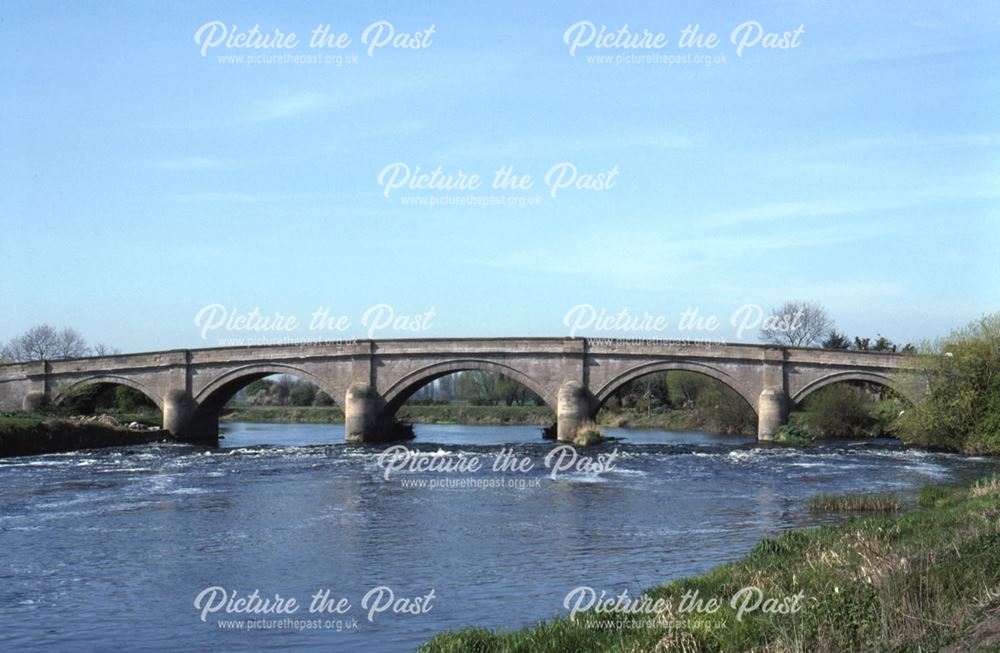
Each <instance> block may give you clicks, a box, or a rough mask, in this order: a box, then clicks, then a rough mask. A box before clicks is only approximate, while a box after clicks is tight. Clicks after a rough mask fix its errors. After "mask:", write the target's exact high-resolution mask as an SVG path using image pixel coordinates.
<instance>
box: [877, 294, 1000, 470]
mask: <svg viewBox="0 0 1000 653" xmlns="http://www.w3.org/2000/svg"><path fill="white" fill-rule="evenodd" d="M911 362H912V363H913V364H914V366H915V367H916V368H917V370H918V371H917V372H916V373H915V374H914V375H912V377H909V378H908V379H907V381H908V382H909V383H913V384H916V386H917V387H918V388H919V387H923V388H926V389H927V393H926V394H925V395H924V396H923V397H922V398H921V399H920V400H919V401H918V402H917V404H916V405H915V406H913V407H912V408H911V409H909V410H906V411H905V412H904V413H903V415H902V416H901V417H900V418H899V420H898V421H897V424H896V428H897V431H898V433H899V437H900V438H901V439H902V440H904V441H905V442H908V443H910V444H917V445H921V446H925V447H935V448H943V449H951V450H955V451H963V452H966V453H974V454H994V455H995V454H998V453H1000V313H994V314H992V315H989V316H986V317H984V318H982V319H981V320H978V321H976V322H973V323H972V324H970V325H968V326H967V327H965V328H963V329H959V330H957V331H954V332H953V333H951V335H949V336H948V337H946V338H943V339H942V340H940V341H938V342H935V343H925V344H924V345H923V346H921V348H920V351H919V353H917V354H914V355H913V358H912V361H911Z"/></svg>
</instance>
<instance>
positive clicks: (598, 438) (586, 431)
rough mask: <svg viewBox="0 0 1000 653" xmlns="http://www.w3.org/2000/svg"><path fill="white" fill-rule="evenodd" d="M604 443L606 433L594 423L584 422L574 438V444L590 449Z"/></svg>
mask: <svg viewBox="0 0 1000 653" xmlns="http://www.w3.org/2000/svg"><path fill="white" fill-rule="evenodd" d="M602 442H604V433H602V432H601V427H600V426H598V425H597V424H595V423H594V422H584V423H583V424H581V425H580V426H579V427H578V428H577V429H576V435H575V436H574V437H573V444H575V445H576V446H578V447H589V446H592V445H595V444H600V443H602Z"/></svg>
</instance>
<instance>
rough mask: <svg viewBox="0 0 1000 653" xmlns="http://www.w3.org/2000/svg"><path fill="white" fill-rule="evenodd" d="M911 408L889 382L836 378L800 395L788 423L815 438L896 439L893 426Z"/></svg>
mask: <svg viewBox="0 0 1000 653" xmlns="http://www.w3.org/2000/svg"><path fill="white" fill-rule="evenodd" d="M912 405H913V404H912V402H911V401H910V400H909V399H908V398H907V396H906V395H905V393H903V392H902V391H901V390H900V389H899V387H898V386H897V385H896V384H894V383H893V382H892V381H891V380H890V379H888V378H884V377H880V376H874V375H867V374H864V375H847V374H844V375H835V376H831V377H828V378H826V379H821V380H820V381H819V382H815V383H813V384H811V385H810V386H807V387H806V388H803V389H802V390H801V391H800V392H798V393H797V394H796V395H795V397H793V398H792V406H791V413H790V415H789V421H790V422H791V423H793V424H797V425H799V426H802V427H803V428H805V429H806V430H807V431H808V432H809V434H810V435H811V436H812V437H819V438H862V437H895V432H894V430H893V422H894V421H895V419H896V418H897V417H898V416H899V415H900V414H901V413H902V411H904V410H906V409H907V408H909V407H910V406H912Z"/></svg>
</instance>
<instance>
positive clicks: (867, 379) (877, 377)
mask: <svg viewBox="0 0 1000 653" xmlns="http://www.w3.org/2000/svg"><path fill="white" fill-rule="evenodd" d="M851 381H861V382H864V383H874V384H876V385H880V386H882V387H885V388H889V389H890V390H892V391H893V392H895V393H896V394H897V395H898V396H900V397H902V398H903V399H904V400H905V401H906V402H907V403H909V404H910V405H911V406H912V405H913V404H914V403H916V402H915V397H914V396H913V393H912V392H911V391H910V390H909V389H908V388H905V387H904V386H903V384H901V383H899V381H897V380H896V379H894V378H892V377H891V376H888V375H886V374H879V373H877V372H852V371H846V372H834V373H833V374H828V375H826V376H824V377H822V378H819V379H816V380H815V381H812V382H811V383H807V384H806V385H805V386H803V387H802V388H801V389H800V390H799V391H798V392H796V393H795V394H794V395H793V396H791V397H789V400H790V401H791V402H792V404H793V405H801V404H802V402H803V401H805V400H806V399H807V398H808V397H809V396H810V395H812V394H813V393H814V392H816V391H817V390H819V389H820V388H825V387H827V386H828V385H832V384H834V383H844V382H851Z"/></svg>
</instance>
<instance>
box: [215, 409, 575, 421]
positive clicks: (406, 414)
mask: <svg viewBox="0 0 1000 653" xmlns="http://www.w3.org/2000/svg"><path fill="white" fill-rule="evenodd" d="M396 418H397V419H399V420H400V421H403V422H410V423H413V424H519V425H537V426H548V425H549V424H552V423H553V422H555V419H556V418H555V415H553V414H552V411H551V410H549V408H548V407H546V406H468V405H458V404H448V405H437V406H420V405H415V406H403V407H402V408H400V409H399V411H398V412H397V413H396ZM220 419H221V421H223V422H251V423H259V424H340V423H342V422H343V421H344V413H343V411H342V410H340V408H338V407H337V406H235V407H230V408H229V409H227V410H226V412H225V413H224V414H223V415H222V417H221V418H220Z"/></svg>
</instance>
